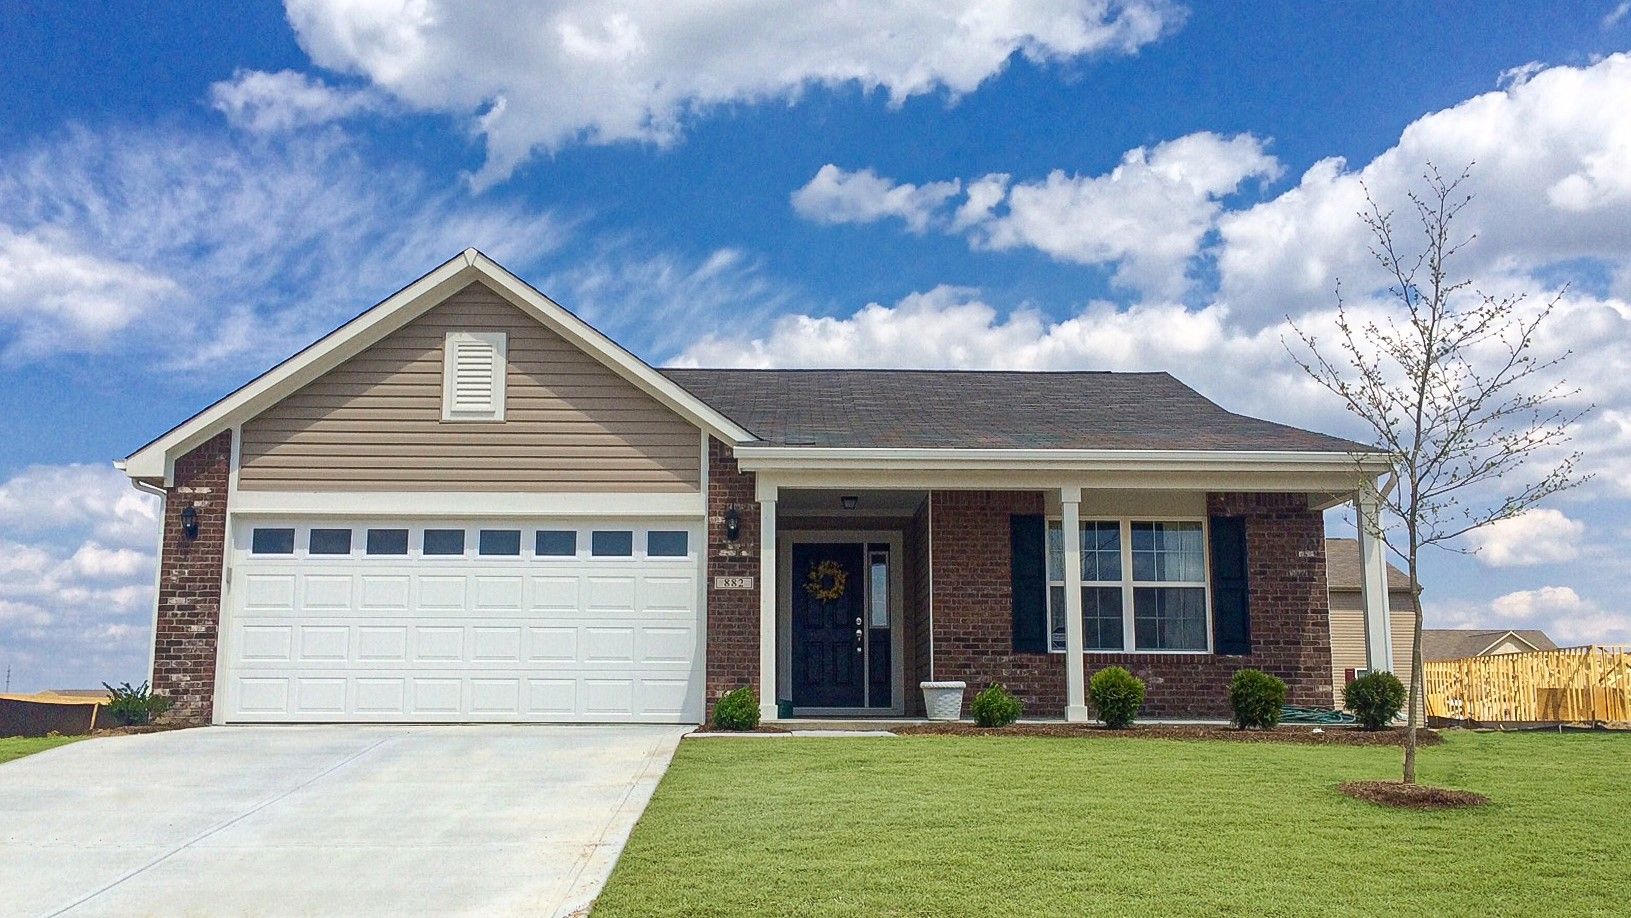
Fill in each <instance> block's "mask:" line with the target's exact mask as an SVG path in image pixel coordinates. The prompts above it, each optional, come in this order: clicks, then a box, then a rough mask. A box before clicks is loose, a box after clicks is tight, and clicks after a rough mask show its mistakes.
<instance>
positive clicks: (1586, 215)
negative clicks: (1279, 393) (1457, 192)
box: [1218, 54, 1631, 322]
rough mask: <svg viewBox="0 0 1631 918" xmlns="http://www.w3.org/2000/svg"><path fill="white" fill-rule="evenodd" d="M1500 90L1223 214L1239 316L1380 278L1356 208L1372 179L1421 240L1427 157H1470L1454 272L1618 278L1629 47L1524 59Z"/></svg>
mask: <svg viewBox="0 0 1631 918" xmlns="http://www.w3.org/2000/svg"><path fill="white" fill-rule="evenodd" d="M1524 74H1525V75H1526V76H1527V78H1526V79H1512V80H1509V81H1508V82H1507V85H1506V88H1504V89H1503V90H1501V91H1497V92H1490V93H1485V94H1483V95H1480V96H1477V97H1474V98H1472V99H1468V100H1466V101H1465V102H1462V103H1460V104H1458V105H1455V106H1453V107H1451V108H1447V109H1444V110H1442V111H1438V112H1433V113H1431V114H1428V115H1424V116H1423V117H1421V118H1419V119H1417V120H1416V121H1415V122H1413V123H1411V124H1410V125H1409V126H1407V127H1406V128H1405V129H1404V131H1403V133H1402V134H1401V135H1400V137H1399V141H1398V143H1397V144H1395V145H1394V146H1393V147H1392V148H1390V149H1388V150H1387V151H1385V152H1383V153H1382V154H1381V155H1379V156H1377V157H1376V158H1375V159H1374V160H1372V161H1371V162H1369V163H1367V164H1365V165H1364V166H1363V167H1362V168H1359V169H1357V170H1353V169H1350V168H1349V164H1348V163H1347V162H1346V161H1345V160H1344V159H1342V158H1340V157H1333V158H1329V159H1325V160H1321V161H1320V162H1317V163H1315V164H1314V165H1313V166H1312V167H1310V168H1309V169H1308V170H1307V171H1306V172H1305V173H1304V174H1303V176H1302V178H1301V180H1300V181H1299V182H1298V184H1297V185H1296V187H1294V188H1292V189H1290V190H1288V191H1286V192H1285V193H1283V194H1281V195H1279V196H1278V197H1276V198H1274V199H1272V200H1269V201H1266V202H1264V203H1261V204H1258V205H1256V206H1254V207H1251V208H1249V209H1246V210H1243V211H1239V212H1233V213H1229V214H1225V215H1224V216H1223V217H1222V218H1221V219H1220V221H1219V232H1220V234H1221V239H1222V241H1221V245H1220V247H1219V250H1218V268H1219V272H1220V275H1221V285H1222V290H1221V294H1222V296H1223V298H1224V299H1226V300H1227V301H1228V302H1229V303H1231V304H1232V305H1233V306H1234V309H1235V315H1236V316H1237V317H1238V318H1241V319H1243V320H1245V319H1251V320H1253V321H1258V322H1266V321H1273V320H1275V319H1277V318H1278V317H1280V316H1282V315H1284V314H1285V313H1287V312H1292V313H1296V312H1298V311H1301V310H1302V309H1306V308H1309V307H1311V306H1313V305H1316V304H1323V303H1327V302H1329V301H1330V299H1331V296H1332V289H1333V287H1334V285H1335V282H1336V280H1337V279H1338V278H1341V279H1342V280H1343V282H1344V283H1345V285H1346V286H1347V288H1348V289H1349V290H1350V291H1364V290H1370V289H1375V288H1378V287H1380V286H1382V285H1383V284H1384V283H1385V282H1386V279H1385V278H1383V277H1381V276H1380V275H1379V274H1378V273H1377V268H1376V265H1375V263H1374V261H1373V260H1372V259H1371V257H1370V254H1369V253H1368V251H1367V248H1366V246H1367V243H1368V241H1369V236H1368V231H1367V230H1366V228H1365V227H1364V226H1363V225H1362V224H1361V223H1360V222H1359V221H1358V220H1357V219H1356V218H1355V214H1356V213H1357V212H1359V211H1360V210H1362V209H1363V208H1364V190H1363V188H1362V187H1361V182H1363V183H1364V185H1365V186H1368V187H1369V188H1370V189H1371V191H1372V193H1373V194H1374V195H1375V196H1376V198H1377V199H1378V200H1379V201H1380V202H1381V203H1382V204H1383V206H1384V207H1388V208H1396V209H1399V218H1398V219H1399V221H1400V223H1399V228H1400V231H1401V233H1403V234H1407V235H1408V236H1409V238H1414V234H1415V233H1416V232H1417V229H1416V228H1415V225H1414V223H1413V222H1411V221H1413V220H1414V214H1413V213H1411V212H1410V211H1409V210H1408V207H1409V205H1408V201H1407V200H1406V199H1405V192H1406V191H1407V190H1408V189H1410V188H1412V187H1417V186H1419V182H1420V178H1421V175H1422V172H1423V169H1424V167H1425V164H1426V163H1428V162H1432V163H1435V164H1437V165H1438V166H1439V167H1441V168H1443V169H1447V170H1451V171H1454V170H1459V169H1460V168H1461V167H1463V166H1464V165H1466V164H1467V163H1469V162H1476V164H1477V165H1476V167H1475V171H1474V181H1473V185H1472V187H1473V189H1474V190H1475V191H1476V192H1477V197H1476V198H1475V200H1474V201H1473V203H1472V205H1471V206H1470V207H1468V208H1467V209H1466V210H1465V211H1464V212H1463V213H1462V216H1461V219H1460V220H1459V222H1458V227H1459V230H1460V232H1462V233H1464V234H1467V235H1473V234H1476V236H1477V239H1476V241H1475V242H1474V243H1473V244H1472V245H1469V246H1468V247H1467V248H1466V249H1465V253H1464V255H1463V256H1462V257H1461V259H1460V263H1459V266H1458V268H1457V270H1458V271H1459V272H1461V273H1464V274H1466V275H1468V276H1472V277H1477V278H1480V279H1482V278H1483V277H1485V276H1487V275H1489V274H1492V273H1497V272H1508V273H1528V272H1534V271H1536V270H1539V269H1543V268H1545V267H1547V266H1550V265H1554V264H1558V263H1560V262H1565V261H1569V260H1575V259H1593V260H1597V261H1599V262H1601V263H1603V264H1606V265H1609V266H1610V267H1611V268H1613V269H1614V270H1616V271H1617V272H1620V273H1621V275H1622V276H1624V272H1626V271H1627V269H1628V266H1631V122H1628V121H1627V119H1625V118H1623V117H1621V116H1620V114H1619V113H1620V112H1623V111H1626V110H1627V109H1631V56H1628V55H1625V54H1615V55H1611V56H1609V57H1606V58H1604V59H1603V60H1601V61H1598V62H1596V63H1594V64H1592V65H1590V66H1586V67H1549V68H1545V69H1541V70H1538V71H1531V70H1525V71H1524Z"/></svg>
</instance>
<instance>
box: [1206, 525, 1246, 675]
mask: <svg viewBox="0 0 1631 918" xmlns="http://www.w3.org/2000/svg"><path fill="white" fill-rule="evenodd" d="M1208 529H1209V530H1210V532H1211V536H1212V647H1213V650H1214V651H1215V652H1216V653H1222V654H1236V655H1239V654H1248V653H1251V652H1252V621H1251V600H1250V597H1249V596H1248V594H1247V591H1246V520H1245V519H1244V518H1243V517H1238V516H1214V517H1212V518H1211V520H1210V521H1209V522H1208Z"/></svg>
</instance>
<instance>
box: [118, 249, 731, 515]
mask: <svg viewBox="0 0 1631 918" xmlns="http://www.w3.org/2000/svg"><path fill="white" fill-rule="evenodd" d="M478 280H479V281H482V282H483V283H485V284H487V285H488V286H489V287H491V288H492V289H493V290H495V291H497V292H498V293H499V294H500V295H501V296H503V297H504V298H505V299H506V300H508V301H509V302H510V303H511V304H512V305H514V306H516V307H517V308H519V309H520V310H521V311H522V312H525V313H527V314H528V315H530V316H532V317H533V318H534V319H537V320H538V321H539V322H541V323H542V324H543V325H544V326H546V327H547V328H549V329H550V330H551V331H554V332H555V333H557V334H559V335H560V336H561V337H563V338H565V339H567V340H568V341H570V342H572V343H573V344H574V345H575V346H577V347H578V348H579V349H581V350H582V351H584V352H585V353H587V354H588V355H589V356H591V357H594V358H595V359H596V360H599V361H600V362H601V363H603V364H605V365H606V366H607V367H609V368H611V369H612V370H613V371H615V372H616V373H617V374H618V375H620V376H622V377H623V378H624V379H626V380H628V381H629V382H631V383H633V384H634V385H635V387H636V388H639V389H640V390H641V391H643V392H645V393H646V394H647V395H650V396H652V397H653V398H655V399H657V400H658V401H659V402H661V403H662V404H663V405H665V406H667V407H668V408H669V409H671V410H673V411H674V412H675V413H676V414H678V415H680V416H681V417H683V418H685V419H686V420H688V421H690V422H691V423H693V424H695V425H697V426H698V427H700V428H701V429H703V430H705V431H708V432H709V433H711V434H713V435H714V436H716V437H719V438H720V439H721V440H724V441H725V442H727V443H730V444H733V445H734V444H739V443H745V442H750V441H752V440H754V439H755V437H754V436H753V434H751V433H749V432H748V431H747V430H745V429H743V428H742V427H741V426H740V425H738V424H736V423H735V422H734V421H732V420H731V419H730V418H727V417H725V416H724V415H723V414H721V413H720V412H719V411H717V410H715V409H714V408H712V407H710V406H709V405H707V404H706V403H704V402H703V401H702V400H701V399H698V398H697V397H696V396H694V395H692V394H691V393H689V392H687V391H686V390H685V389H683V388H681V387H680V386H679V385H677V384H675V383H674V382H673V381H671V380H669V379H668V378H667V377H665V376H663V375H662V374H661V373H658V372H657V371H656V370H654V369H652V368H651V366H650V365H648V364H647V363H646V362H645V361H643V360H641V359H640V358H638V357H636V356H634V355H633V354H631V353H629V352H628V351H627V350H625V349H624V348H623V347H621V346H620V345H618V344H617V343H616V342H614V341H612V339H610V338H608V337H606V336H605V335H604V334H602V333H601V332H599V331H597V330H596V329H594V328H592V327H591V326H590V325H589V324H588V323H587V322H584V321H583V320H582V319H580V318H578V317H577V316H575V315H573V314H572V313H571V312H569V311H568V310H566V309H565V308H563V307H562V306H561V305H560V304H558V303H556V302H555V301H554V300H551V299H550V298H549V297H547V296H544V295H543V294H542V293H539V292H538V291H537V290H535V289H534V288H533V287H532V286H530V285H529V284H527V283H526V282H525V281H523V280H521V279H520V278H518V277H516V276H515V275H514V274H511V273H510V272H509V271H508V270H507V269H505V268H504V267H503V266H502V265H500V264H498V263H497V262H495V261H493V260H492V259H490V258H488V257H487V256H486V255H483V254H482V253H480V252H478V251H476V250H475V249H465V250H464V252H462V253H460V254H459V255H457V256H455V257H453V258H451V259H449V260H448V261H446V262H444V263H443V264H442V265H440V266H439V267H437V268H435V269H434V270H432V271H431V272H430V273H429V274H426V275H425V276H424V277H421V278H419V279H418V280H416V281H414V282H413V283H411V284H409V285H408V286H406V287H404V288H402V289H401V290H399V291H397V292H396V293H395V294H392V295H391V296H390V297H388V298H387V299H385V300H384V301H383V302H381V303H379V304H378V305H376V306H374V307H373V308H372V309H369V310H368V311H367V312H364V313H363V314H362V315H360V316H357V317H356V318H355V319H352V320H351V321H350V322H347V323H346V324H344V325H342V326H340V327H339V328H337V329H335V330H334V331H332V332H330V333H329V334H327V335H325V336H323V337H322V338H320V339H318V340H317V341H316V342H314V343H312V344H310V345H308V346H307V347H306V348H305V349H303V350H301V351H300V352H299V353H297V354H295V355H294V356H293V357H290V358H289V359H288V360H285V361H283V362H282V363H280V364H278V365H277V366H275V367H273V368H272V369H270V370H267V371H266V372H265V373H262V374H261V375H260V376H258V377H256V378H255V379H253V380H251V381H250V382H248V383H246V384H245V385H243V386H242V387H240V388H238V389H237V390H236V391H234V392H232V393H231V394H229V395H227V396H226V397H225V398H222V399H221V400H220V401H217V402H216V403H215V404H213V405H210V406H209V407H208V408H205V409H204V410H203V411H200V412H199V413H198V414H196V415H193V416H192V417H191V418H189V419H188V420H186V421H184V422H182V423H181V424H180V425H178V426H177V427H175V428H174V429H172V430H170V431H169V432H168V433H165V434H164V435H163V436H161V437H159V438H158V439H156V440H154V441H153V442H151V443H149V444H147V445H146V446H143V447H142V448H141V449H139V450H137V451H136V452H134V453H132V454H131V455H130V456H129V457H128V458H126V459H125V460H124V461H123V462H122V463H121V462H116V463H114V465H115V467H117V468H120V469H121V470H122V471H124V473H125V474H126V475H128V476H130V477H131V478H133V479H140V480H156V479H163V480H164V481H166V482H169V481H171V480H172V479H173V472H174V464H175V460H176V459H177V458H178V457H180V456H184V455H186V454H187V452H189V451H190V450H192V449H193V448H194V447H196V446H198V445H199V444H200V443H203V442H204V441H205V440H207V439H209V438H210V437H212V436H215V435H216V434H218V433H220V432H221V431H222V430H225V429H227V428H229V427H232V426H234V425H237V424H242V423H243V422H244V421H247V420H249V419H250V418H253V417H255V416H256V415H258V414H260V413H261V412H263V411H265V410H266V409H268V408H270V407H272V406H273V405H275V404H277V403H278V402H280V401H282V400H283V399H284V398H286V397H288V396H289V395H291V394H293V393H294V392H295V391H297V390H299V389H300V388H301V387H303V386H305V385H306V384H308V383H310V382H312V381H313V380H315V379H317V378H318V377H319V376H321V375H323V374H324V373H327V372H328V371H329V370H331V369H333V368H334V367H337V366H339V365H340V364H342V363H344V362H345V361H346V360H348V359H350V358H351V357H353V356H355V355H357V354H359V353H361V352H362V351H363V350H365V349H367V348H368V347H369V346H371V345H373V344H374V343H376V342H378V341H379V340H380V339H381V338H384V337H385V336H386V335H388V334H390V333H391V332H393V331H395V330H397V329H398V328H401V327H402V326H404V325H406V324H408V323H409V322H411V321H413V320H414V319H416V318H418V317H419V316H421V315H423V314H424V313H425V312H428V311H429V310H430V309H431V308H432V307H434V306H436V305H438V304H440V303H441V302H443V301H444V300H446V299H447V298H448V297H450V296H452V295H453V294H454V293H457V292H458V291H459V290H462V289H463V288H464V287H465V286H467V285H468V284H470V283H471V282H473V281H478Z"/></svg>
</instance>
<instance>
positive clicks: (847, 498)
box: [838, 494, 861, 510]
mask: <svg viewBox="0 0 1631 918" xmlns="http://www.w3.org/2000/svg"><path fill="white" fill-rule="evenodd" d="M838 500H839V502H841V503H842V504H843V505H844V509H845V510H854V509H855V505H856V504H859V503H860V502H861V499H860V498H859V497H856V496H855V495H854V494H845V495H844V496H843V497H840V498H838Z"/></svg>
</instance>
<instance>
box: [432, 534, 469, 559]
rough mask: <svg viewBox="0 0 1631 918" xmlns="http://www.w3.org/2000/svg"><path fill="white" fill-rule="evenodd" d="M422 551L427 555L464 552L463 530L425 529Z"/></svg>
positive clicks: (460, 553)
mask: <svg viewBox="0 0 1631 918" xmlns="http://www.w3.org/2000/svg"><path fill="white" fill-rule="evenodd" d="M424 553H425V554H427V555H462V554H464V530H463V529H426V530H425V543H424Z"/></svg>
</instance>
